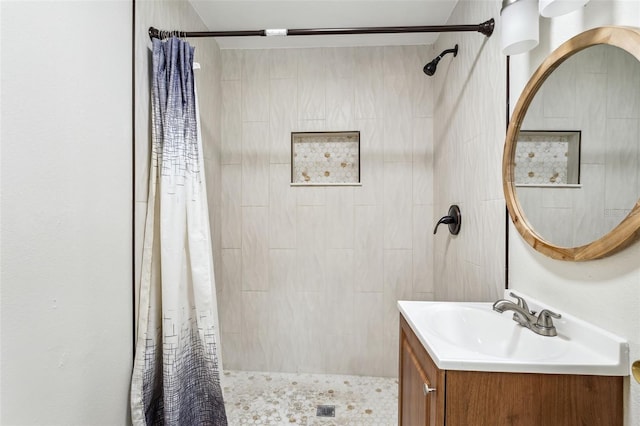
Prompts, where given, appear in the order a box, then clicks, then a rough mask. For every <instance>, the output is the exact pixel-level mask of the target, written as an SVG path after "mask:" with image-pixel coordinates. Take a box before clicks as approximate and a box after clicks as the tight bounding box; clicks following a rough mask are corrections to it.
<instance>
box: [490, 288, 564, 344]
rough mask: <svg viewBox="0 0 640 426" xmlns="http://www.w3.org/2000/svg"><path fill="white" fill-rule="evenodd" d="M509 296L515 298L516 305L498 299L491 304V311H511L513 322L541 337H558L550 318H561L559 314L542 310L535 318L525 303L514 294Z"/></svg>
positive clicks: (509, 301)
mask: <svg viewBox="0 0 640 426" xmlns="http://www.w3.org/2000/svg"><path fill="white" fill-rule="evenodd" d="M509 295H510V296H511V297H515V298H516V299H517V303H514V302H512V301H511V300H507V299H500V300H498V301H497V302H496V303H494V304H493V310H494V311H496V312H499V313H503V312H504V311H513V320H514V321H515V322H517V323H518V324H520V325H521V326H523V327H526V328H528V329H529V330H531V331H533V332H534V333H536V334H540V335H541V336H557V335H558V332H557V331H556V327H555V326H554V325H553V319H552V318H561V315H560V314H556V313H555V312H551V311H550V310H548V309H543V310H542V311H540V314H538V316H536V313H535V312H534V311H530V310H529V306H528V305H527V302H526V301H525V300H524V299H523V298H522V297H520V296H518V295H516V294H514V293H509Z"/></svg>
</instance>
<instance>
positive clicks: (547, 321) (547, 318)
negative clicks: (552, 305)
mask: <svg viewBox="0 0 640 426" xmlns="http://www.w3.org/2000/svg"><path fill="white" fill-rule="evenodd" d="M552 317H553V318H556V319H558V318H562V315H560V314H556V313H555V312H552V311H550V310H548V309H543V310H541V311H540V314H539V315H538V321H537V322H536V324H537V325H538V327H544V328H555V327H554V326H553V320H552V319H551V318H552Z"/></svg>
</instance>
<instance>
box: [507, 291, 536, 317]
mask: <svg viewBox="0 0 640 426" xmlns="http://www.w3.org/2000/svg"><path fill="white" fill-rule="evenodd" d="M509 296H511V297H515V298H516V299H518V306H520V307H521V308H522V309H524V310H525V311H527V313H530V312H531V311H530V310H529V306H528V305H527V301H526V300H524V298H522V297H520V296H518V295H517V294H515V293H514V292H510V293H509Z"/></svg>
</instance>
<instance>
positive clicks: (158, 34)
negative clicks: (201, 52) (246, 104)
mask: <svg viewBox="0 0 640 426" xmlns="http://www.w3.org/2000/svg"><path fill="white" fill-rule="evenodd" d="M494 27H495V21H494V19H493V18H491V19H489V20H488V21H485V22H483V23H481V24H478V25H427V26H415V27H361V28H306V29H291V30H287V29H268V30H248V31H194V32H184V31H162V30H159V29H157V28H154V27H149V37H150V38H157V39H165V38H168V37H171V36H176V37H184V38H186V37H252V36H253V37H269V36H310V35H349V34H399V33H445V32H464V31H475V32H479V33H481V34H484V35H485V36H487V37H491V34H493V29H494Z"/></svg>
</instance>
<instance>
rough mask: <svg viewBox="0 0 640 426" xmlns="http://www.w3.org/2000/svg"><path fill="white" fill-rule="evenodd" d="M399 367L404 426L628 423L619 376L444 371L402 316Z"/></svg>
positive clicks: (616, 425) (602, 425)
mask: <svg viewBox="0 0 640 426" xmlns="http://www.w3.org/2000/svg"><path fill="white" fill-rule="evenodd" d="M399 368H400V371H399V378H400V381H399V395H398V424H399V425H400V426H423V425H428V426H443V425H447V426H529V425H531V426H534V425H535V426H539V425H545V426H573V425H576V426H578V425H579V426H621V425H622V424H623V408H622V396H623V395H622V393H623V378H622V377H620V376H587V375H570V374H531V373H495V372H483V371H459V370H440V369H438V368H437V367H436V365H435V364H434V362H433V361H432V360H431V358H430V357H429V354H428V353H427V351H426V350H425V349H424V347H423V346H422V344H421V343H420V340H418V338H417V337H416V335H415V334H414V333H413V330H411V327H409V325H408V324H407V322H406V321H405V319H404V318H403V316H402V315H400V359H399ZM425 385H426V386H427V387H428V389H432V388H435V391H430V392H427V390H428V389H427V388H425Z"/></svg>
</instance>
